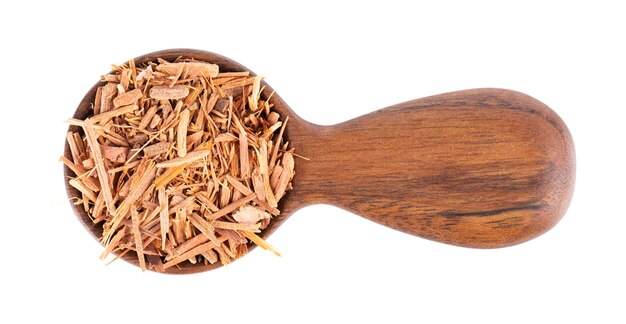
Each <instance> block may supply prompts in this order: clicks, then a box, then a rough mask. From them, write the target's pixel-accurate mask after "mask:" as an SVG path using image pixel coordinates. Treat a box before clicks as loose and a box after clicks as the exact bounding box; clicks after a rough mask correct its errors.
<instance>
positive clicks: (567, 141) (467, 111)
mask: <svg viewBox="0 0 626 324" xmlns="http://www.w3.org/2000/svg"><path fill="white" fill-rule="evenodd" d="M180 56H183V57H186V58H194V59H196V60H201V61H208V62H211V63H215V64H218V65H219V66H220V70H221V71H224V72H231V71H249V69H247V68H245V67H244V66H242V65H241V64H239V63H237V62H235V61H233V60H231V59H228V58H226V57H223V56H220V55H217V54H214V53H210V52H205V51H198V50H189V49H177V50H166V51H160V52H155V53H151V54H147V55H143V56H141V57H138V58H136V59H135V62H136V63H137V64H142V63H146V62H149V61H154V60H156V59H157V58H163V59H166V60H174V59H176V58H177V57H180ZM98 86H101V83H98V84H96V85H94V87H92V88H91V90H90V91H89V92H88V93H87V94H86V95H85V97H84V98H83V100H82V102H81V103H80V105H79V106H78V108H77V110H76V113H75V114H74V117H75V118H78V119H85V118H86V117H88V116H89V114H90V113H91V109H90V106H91V103H92V102H93V100H94V96H95V93H96V88H97V87H98ZM264 86H265V90H264V92H263V95H264V96H265V98H267V97H269V95H270V94H271V93H272V92H273V90H272V88H271V87H270V86H269V85H267V84H264ZM271 102H272V103H273V104H274V107H275V108H276V111H277V112H279V113H280V115H281V118H282V119H283V120H284V118H285V117H286V116H289V117H290V120H289V125H288V126H287V128H286V130H285V137H286V138H287V139H288V140H289V141H290V142H291V144H292V147H295V148H296V150H297V151H296V152H297V153H298V154H300V155H302V156H305V157H308V158H309V159H310V161H306V160H302V159H298V160H297V161H296V168H295V170H296V175H295V177H294V179H293V188H294V189H293V190H292V191H290V192H289V193H288V194H287V195H286V196H285V197H284V198H283V199H282V200H281V202H280V205H279V209H280V210H281V214H280V216H278V217H275V218H274V219H273V220H272V222H271V223H270V224H269V226H268V227H267V228H266V229H265V230H264V231H263V232H262V233H261V236H262V237H263V238H267V237H268V236H269V235H270V234H271V233H272V232H273V231H274V230H276V229H277V228H278V227H279V226H280V225H282V223H283V222H284V221H285V220H287V218H289V216H291V215H292V214H293V212H295V211H296V210H298V209H300V208H302V207H304V206H307V205H312V204H331V205H335V206H338V207H340V208H343V209H346V210H349V211H351V212H353V213H355V214H358V215H361V216H363V217H365V218H367V219H370V220H372V221H375V222H377V223H380V224H383V225H385V226H388V227H391V228H395V229H397V230H400V231H402V232H405V233H409V234H413V235H416V236H419V237H423V238H427V239H430V240H435V241H439V242H443V243H448V244H454V245H459V246H465V247H474V248H497V247H504V246H509V245H513V244H518V243H521V242H524V241H527V240H530V239H532V238H534V237H537V236H539V235H540V234H542V233H544V232H546V231H547V230H549V229H550V228H552V227H553V226H554V225H555V224H556V223H557V222H558V221H559V219H560V218H561V217H562V216H563V214H564V213H565V211H566V210H567V207H568V205H569V202H570V199H571V197H572V192H573V189H574V173H575V157H574V146H573V142H572V138H571V136H570V134H569V132H568V130H567V127H566V126H565V124H564V123H563V121H562V120H561V119H560V118H559V116H557V114H556V113H554V112H553V111H552V110H551V109H550V108H548V107H547V106H546V105H544V104H543V103H541V102H539V101H537V100H535V99H533V98H531V97H529V96H527V95H525V94H522V93H519V92H515V91H511V90H503V89H475V90H465V91H458V92H451V93H446V94H441V95H436V96H432V97H427V98H422V99H417V100H412V101H409V102H405V103H401V104H398V105H395V106H391V107H388V108H385V109H381V110H378V111H375V112H373V113H370V114H367V115H365V116H362V117H359V118H356V119H353V120H350V121H347V122H344V123H341V124H338V125H334V126H319V125H315V124H311V123H309V122H307V121H305V120H303V119H301V118H300V117H298V115H296V114H295V113H294V112H293V111H292V110H291V108H290V107H289V106H288V105H287V104H286V103H285V102H284V101H283V100H282V99H281V98H280V97H279V96H278V95H277V94H274V95H273V96H272V97H271ZM70 129H71V130H73V131H78V129H76V128H72V127H71V128H70ZM65 156H66V157H68V158H71V155H70V151H69V147H68V145H67V144H66V146H65ZM64 168H65V170H64V172H65V176H66V177H65V179H66V188H67V193H68V195H69V197H78V196H79V192H78V191H76V189H74V188H73V187H72V186H70V185H69V183H68V179H69V177H70V176H73V173H71V171H70V170H69V169H68V168H67V167H64ZM72 206H73V209H74V212H75V213H76V215H77V216H78V219H79V220H80V221H81V222H82V223H83V225H85V227H86V228H87V229H88V230H89V231H90V232H91V233H92V234H93V235H94V237H96V238H97V239H99V238H100V237H101V234H102V228H101V227H99V226H96V225H94V224H93V223H92V222H91V220H90V219H89V217H88V215H87V214H86V213H85V211H84V210H83V209H82V207H81V206H75V205H72ZM253 247H254V246H251V248H253ZM124 259H126V260H127V261H129V262H131V263H133V264H137V260H136V256H135V255H130V254H127V255H125V256H124ZM216 267H219V264H217V263H216V264H214V265H208V266H205V265H202V264H195V265H192V264H190V263H188V262H186V263H184V264H183V266H181V268H170V269H168V270H167V272H169V273H194V272H199V271H206V270H210V269H213V268H216Z"/></svg>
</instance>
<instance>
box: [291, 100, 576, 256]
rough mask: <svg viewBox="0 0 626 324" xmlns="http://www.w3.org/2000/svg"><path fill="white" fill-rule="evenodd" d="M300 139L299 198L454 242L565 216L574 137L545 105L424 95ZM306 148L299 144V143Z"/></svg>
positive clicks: (501, 238)
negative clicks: (330, 205)
mask: <svg viewBox="0 0 626 324" xmlns="http://www.w3.org/2000/svg"><path fill="white" fill-rule="evenodd" d="M306 128H307V130H306V132H304V131H302V133H301V134H298V136H308V138H306V139H302V144H298V145H300V146H298V149H299V153H300V154H302V155H303V156H306V157H309V158H310V159H311V160H310V161H302V160H299V161H298V163H297V164H298V169H297V175H296V177H295V179H294V188H295V189H294V195H295V196H297V197H302V198H301V199H303V200H304V201H303V202H304V203H305V204H311V203H329V204H333V205H336V206H339V207H341V208H344V209H346V210H349V211H351V212H354V213H356V214H359V215H361V216H363V217H366V218H368V219H370V220H373V221H375V222H378V223H380V224H383V225H386V226H389V227H391V228H395V229H398V230H400V231H403V232H406V233H410V234H414V235H417V236H420V237H424V238H428V239H432V240H436V241H440V242H445V243H449V244H455V245H461V246H467V247H479V248H493V247H502V246H507V245H513V244H517V243H521V242H524V241H526V240H529V239H531V238H534V237H536V236H538V235H540V234H542V233H544V232H545V231H547V230H548V229H550V228H551V227H552V226H554V225H555V224H556V223H557V222H558V221H559V219H560V218H561V217H562V215H563V214H564V213H565V211H566V209H567V206H568V204H569V201H570V199H571V196H572V192H573V187H574V173H575V157H574V146H573V143H572V138H571V136H570V134H569V132H568V130H567V127H566V126H565V124H564V123H563V122H562V121H561V119H560V118H559V117H558V116H557V115H556V114H555V113H554V112H553V111H552V110H551V109H550V108H548V107H547V106H546V105H544V104H543V103H541V102H539V101H537V100H535V99H533V98H531V97H529V96H527V95H524V94H521V93H518V92H514V91H510V90H501V89H477V90H467V91H459V92H454V93H447V94H442V95H437V96H433V97H428V98H423V99H417V100H413V101H409V102H405V103H402V104H399V105H395V106H392V107H388V108H385V109H382V110H379V111H376V112H373V113H371V114H368V115H365V116H362V117H359V118H356V119H353V120H350V121H348V122H345V123H342V124H339V125H335V126H314V125H310V124H309V125H308V126H306ZM299 142H300V141H299Z"/></svg>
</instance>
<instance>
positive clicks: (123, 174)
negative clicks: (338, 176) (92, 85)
mask: <svg viewBox="0 0 626 324" xmlns="http://www.w3.org/2000/svg"><path fill="white" fill-rule="evenodd" d="M113 68H114V70H113V72H112V73H111V74H107V75H104V76H102V81H103V82H104V85H103V86H101V87H99V88H98V91H97V93H96V97H95V101H94V103H93V115H92V116H91V117H89V118H87V119H85V120H84V121H83V120H77V119H71V120H69V123H70V124H72V125H77V126H80V127H81V128H82V132H69V133H68V134H67V143H68V146H69V148H70V151H71V158H68V157H61V160H62V161H63V163H65V165H67V167H68V168H70V169H71V170H72V171H73V172H74V173H75V175H76V176H75V177H74V178H72V179H70V180H69V184H70V185H71V186H73V187H74V188H76V189H77V190H79V191H80V193H81V197H76V202H75V203H76V204H82V205H83V206H84V209H85V211H86V212H87V213H88V215H89V217H91V219H92V220H93V222H94V223H96V224H101V225H102V226H103V227H102V228H103V235H102V242H103V243H104V245H105V250H104V252H103V253H102V255H101V258H102V259H105V258H106V257H107V256H108V255H110V254H111V253H115V254H117V257H116V258H115V259H117V258H119V257H121V256H122V255H124V254H126V253H128V252H129V251H135V252H136V254H137V257H138V260H139V265H140V266H141V268H142V269H143V270H145V269H147V268H152V269H154V270H156V271H164V270H166V269H167V268H170V267H172V266H181V264H182V263H183V262H190V263H193V264H195V263H198V262H203V263H205V264H207V263H215V262H221V263H222V264H227V263H229V262H231V261H233V260H235V259H237V258H239V257H240V256H241V255H243V254H245V253H246V252H247V244H248V242H249V241H250V242H253V243H254V244H257V245H259V246H261V247H262V248H265V249H269V250H271V251H273V252H274V253H276V254H278V251H277V250H276V249H274V248H273V247H272V246H270V245H269V244H267V243H266V242H265V241H264V240H263V239H262V238H261V237H260V236H258V235H257V234H256V233H259V232H260V231H261V230H262V229H264V228H265V227H266V226H267V225H268V224H269V222H270V220H271V218H272V216H276V215H278V214H279V213H280V211H279V210H278V209H277V207H278V201H279V200H280V199H281V198H282V197H283V196H284V195H285V193H286V192H287V191H288V190H290V189H291V180H292V178H293V176H294V154H293V148H291V149H289V143H288V142H285V141H283V139H282V136H283V132H284V130H285V126H286V125H287V121H288V120H289V117H287V118H286V119H285V120H284V121H281V120H280V116H279V114H278V113H276V112H275V111H272V105H271V104H270V103H269V102H268V100H269V98H265V99H263V98H262V97H261V92H262V88H261V80H262V77H261V76H251V75H250V73H249V72H226V73H220V72H219V67H218V66H217V65H215V64H210V63H206V62H198V61H192V60H184V59H179V60H177V61H175V62H167V61H165V60H162V59H158V60H157V61H156V62H152V63H149V64H147V65H145V66H141V67H138V66H135V63H134V61H132V60H131V61H130V62H129V63H128V65H122V66H114V67H113ZM270 97H271V96H270Z"/></svg>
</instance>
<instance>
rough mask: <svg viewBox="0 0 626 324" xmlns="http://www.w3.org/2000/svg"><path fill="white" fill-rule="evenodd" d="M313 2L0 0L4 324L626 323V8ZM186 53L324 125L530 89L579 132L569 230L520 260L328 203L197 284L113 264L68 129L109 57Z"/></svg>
mask: <svg viewBox="0 0 626 324" xmlns="http://www.w3.org/2000/svg"><path fill="white" fill-rule="evenodd" d="M546 2H547V1H546ZM17 3H19V4H17ZM314 3H315V4H297V3H296V2H295V1H294V2H293V3H285V4H278V3H263V4H255V3H240V2H231V1H221V2H215V3H214V2H209V1H204V2H202V3H196V4H194V3H192V2H191V1H168V2H166V3H159V2H157V1H149V2H143V3H139V2H132V4H131V1H127V2H117V1H97V2H95V1H84V2H78V1H76V2H74V4H59V3H57V2H56V1H46V2H43V1H42V2H41V3H34V2H32V3H31V2H28V1H4V2H3V3H2V4H1V5H0V16H1V17H0V18H1V19H0V27H1V28H0V33H1V35H2V37H1V39H0V42H2V50H1V51H0V55H1V59H2V61H1V64H2V67H1V68H0V72H1V75H0V83H1V88H0V89H1V90H0V93H1V98H2V100H1V101H0V102H1V107H0V112H1V115H0V116H1V120H2V127H1V128H0V131H1V132H2V136H1V137H0V138H1V139H2V158H1V159H0V163H1V166H2V168H1V170H2V178H1V179H2V202H3V205H2V221H1V225H0V226H1V227H0V229H1V233H0V248H1V251H2V254H1V255H0V262H1V263H0V272H1V273H2V275H1V276H0V297H1V298H2V302H1V303H0V322H2V323H14V322H26V321H31V322H32V321H33V320H34V321H37V322H52V321H59V320H60V321H63V322H74V321H79V320H85V321H89V322H92V323H105V322H110V321H111V320H119V322H131V321H133V322H134V323H143V322H147V323H148V322H149V323H158V322H170V323H172V322H174V321H175V323H185V322H191V321H194V322H213V323H220V322H221V323H231V322H235V323H236V322H246V323H263V322H272V323H299V322H304V323H306V322H310V323H319V322H339V321H341V322H347V323H361V322H370V321H372V322H385V323H402V322H418V321H419V322H425V323H460V322H462V323H542V322H543V323H555V322H556V323H567V322H572V321H574V320H576V321H578V322H583V323H591V322H593V323H624V321H626V314H625V311H624V306H625V305H626V293H625V291H626V279H625V274H626V266H625V265H624V258H625V256H626V253H625V248H626V235H625V234H624V232H625V230H626V213H625V212H624V200H625V199H626V190H625V189H624V184H625V183H626V176H625V172H624V168H625V166H626V163H624V162H625V158H624V147H625V144H624V142H625V140H626V134H625V130H624V129H625V127H624V122H625V117H626V113H625V111H626V106H625V98H626V97H625V96H624V94H625V90H626V88H625V85H626V81H625V80H626V47H625V41H626V37H625V33H626V19H625V13H626V11H625V10H624V9H621V8H620V7H618V6H617V5H614V4H610V3H608V2H603V1H593V2H589V3H588V4H580V3H578V2H575V1H568V2H564V3H563V4H544V3H543V2H529V1H524V2H520V4H518V5H506V4H502V3H500V2H498V1H494V2H483V1H468V2H467V4H465V3H463V2H461V3H449V2H445V1H439V2H437V5H418V4H415V5H412V6H407V5H398V4H396V3H394V2H393V1H381V2H379V3H377V4H364V3H360V2H359V3H356V2H355V3H353V4H339V3H338V1H337V3H335V2H329V3H324V2H319V1H317V2H314ZM616 3H617V1H616ZM178 47H187V48H197V49H204V50H209V51H213V52H217V53H220V54H223V55H226V56H228V57H231V58H233V59H235V60H238V61H239V62H241V63H243V64H244V65H246V66H247V67H249V68H250V69H252V70H253V71H255V72H257V73H261V74H264V75H265V76H266V77H267V81H268V83H269V84H271V85H272V86H273V87H274V88H275V89H276V90H277V91H278V92H279V93H280V95H281V96H282V97H283V98H284V99H285V101H286V102H287V103H289V104H290V106H291V107H292V108H293V109H294V110H295V111H296V112H297V113H298V114H300V115H301V116H302V117H304V118H305V119H307V120H310V121H312V122H316V123H321V124H334V123H338V122H341V121H345V120H347V119H350V118H353V117H356V116H359V115H362V114H366V113H368V112H371V111H373V110H376V109H378V108H382V107H385V106H388V105H391V104H395V103H399V102H402V101H406V100H410V99H414V98H419V97H424V96H428V95H433V94H438V93H442V92H448V91H454V90H461V89H467V88H476V87H502V88H510V89H515V90H518V91H522V92H525V93H528V94H530V95H532V96H534V97H536V98H538V99H539V100H541V101H543V102H544V103H546V104H547V105H549V106H550V107H552V108H553V109H554V110H555V111H556V112H557V113H558V114H559V115H560V116H561V117H562V118H563V120H564V121H565V122H566V123H567V125H568V126H569V128H570V131H571V133H572V135H573V138H574V141H575V145H576V153H577V166H578V171H577V183H576V190H575V194H574V199H573V202H572V204H571V206H570V208H569V211H568V213H567V214H566V216H565V217H564V218H563V220H562V221H561V222H560V223H559V224H558V225H557V226H556V227H555V228H554V229H553V230H551V231H550V232H548V233H547V234H545V235H543V236H541V237H539V238H537V239H535V240H533V241H530V242H528V243H525V244H522V245H518V246H515V247H511V248H505V249H497V250H473V249H465V248H459V247H453V246H447V245H443V244H439V243H435V242H430V241H427V240H423V239H420V238H417V237H412V236H409V235H405V234H402V233H399V232H396V231H393V230H390V229H387V228H384V227H382V226H380V225H377V224H374V223H371V222H369V221H367V220H365V219H362V218H360V217H358V216H356V215H352V214H350V213H348V212H345V211H342V210H339V209H337V208H334V207H329V206H313V207H309V208H306V209H303V210H301V211H299V212H298V213H296V214H294V215H293V217H292V218H291V219H290V220H289V221H288V222H286V223H285V224H284V225H283V226H282V227H281V228H280V229H279V230H278V231H277V232H276V233H275V234H274V235H273V236H272V237H271V238H270V239H269V242H270V243H271V244H273V245H275V246H276V247H278V248H279V249H280V250H281V252H282V253H283V257H281V258H278V257H275V256H274V255H272V254H270V253H267V252H264V251H262V250H260V249H257V250H255V251H253V252H252V253H251V254H249V255H247V256H245V257H244V258H243V259H241V260H239V261H237V262H235V263H234V264H232V265H230V266H228V267H225V268H221V269H219V270H216V271H211V272H207V273H201V274H195V275H187V276H168V275H161V274H155V273H151V272H146V273H141V271H139V269H138V268H136V267H134V266H130V265H128V264H126V263H125V262H122V261H120V262H116V263H114V264H112V265H109V266H106V265H105V264H103V263H102V262H101V261H100V260H99V259H98V255H99V254H100V252H101V247H100V245H99V244H98V243H97V242H96V241H95V240H93V239H92V238H91V237H90V236H89V234H88V233H87V232H86V231H85V230H84V229H83V228H82V227H81V225H80V224H79V222H78V221H77V220H76V219H75V217H74V216H73V214H72V211H71V210H70V207H69V204H68V202H67V197H66V195H65V189H64V187H63V176H62V172H61V170H62V167H61V164H60V163H59V162H58V161H57V160H58V157H59V156H60V155H61V154H62V151H63V141H64V136H65V131H66V127H67V126H66V125H65V124H64V123H63V120H65V119H66V118H68V117H70V116H71V115H72V114H73V112H74V109H75V107H76V106H77V104H78V102H79V101H80V100H81V98H82V96H83V94H84V93H85V92H86V91H87V90H88V89H89V88H90V87H91V85H92V84H93V83H94V82H95V81H96V80H97V79H98V77H99V76H100V75H101V74H103V73H106V72H108V71H109V65H110V64H112V63H122V62H124V61H126V60H127V59H129V58H131V57H135V56H139V55H141V54H144V53H148V52H151V51H155V50H161V49H167V48H178Z"/></svg>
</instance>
